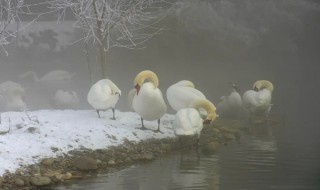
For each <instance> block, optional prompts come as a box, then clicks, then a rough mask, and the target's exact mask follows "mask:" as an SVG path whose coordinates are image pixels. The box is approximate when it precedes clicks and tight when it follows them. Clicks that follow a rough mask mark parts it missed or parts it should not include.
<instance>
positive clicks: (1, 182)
mask: <svg viewBox="0 0 320 190" xmlns="http://www.w3.org/2000/svg"><path fill="white" fill-rule="evenodd" d="M3 183H4V179H3V178H2V177H0V187H2V185H3Z"/></svg>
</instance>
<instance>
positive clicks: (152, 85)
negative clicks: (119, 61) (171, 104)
mask: <svg viewBox="0 0 320 190" xmlns="http://www.w3.org/2000/svg"><path fill="white" fill-rule="evenodd" d="M145 80H148V81H150V82H145ZM158 85H159V80H158V77H157V75H156V74H155V73H154V72H152V71H149V70H144V71H141V72H140V73H139V74H138V75H137V76H136V78H135V79H134V87H135V89H136V94H135V95H134V97H133V100H132V107H133V110H134V111H135V112H137V113H138V114H139V115H140V117H141V124H142V127H141V129H147V128H145V126H144V124H143V120H147V121H153V120H158V130H156V131H158V132H160V118H161V117H162V116H163V115H164V114H165V113H166V111H167V105H166V103H165V102H164V99H163V96H162V93H161V91H160V89H159V88H158Z"/></svg>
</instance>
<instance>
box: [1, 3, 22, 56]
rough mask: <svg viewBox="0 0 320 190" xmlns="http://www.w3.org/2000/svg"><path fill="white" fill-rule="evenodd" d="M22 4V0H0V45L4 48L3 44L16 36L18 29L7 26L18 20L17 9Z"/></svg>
mask: <svg viewBox="0 0 320 190" xmlns="http://www.w3.org/2000/svg"><path fill="white" fill-rule="evenodd" d="M22 6H23V0H0V46H1V48H2V50H3V51H4V52H5V53H6V54H7V51H6V50H5V49H4V45H7V44H9V41H10V39H11V38H13V37H16V35H17V33H18V31H16V30H10V29H9V26H10V25H11V24H13V23H16V22H19V21H20V19H19V16H18V15H19V10H21V8H22Z"/></svg>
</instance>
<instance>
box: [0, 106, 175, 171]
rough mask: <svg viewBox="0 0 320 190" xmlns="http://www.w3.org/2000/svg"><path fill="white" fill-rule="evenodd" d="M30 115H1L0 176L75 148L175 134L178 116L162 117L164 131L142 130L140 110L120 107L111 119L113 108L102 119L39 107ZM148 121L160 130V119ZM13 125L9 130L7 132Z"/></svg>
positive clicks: (86, 112)
mask: <svg viewBox="0 0 320 190" xmlns="http://www.w3.org/2000/svg"><path fill="white" fill-rule="evenodd" d="M27 114H28V115H27ZM27 114H26V113H24V112H4V113H2V114H1V121H2V122H1V124H0V133H1V135H0V163H1V164H0V175H3V174H4V172H5V171H6V170H9V171H10V172H14V171H15V170H16V169H18V168H20V167H23V166H26V165H29V164H34V163H37V162H39V161H40V160H41V159H43V158H47V157H57V156H63V155H64V154H68V151H70V150H74V149H81V148H88V149H102V148H108V147H110V146H115V145H120V144H122V143H123V142H124V139H128V140H130V141H135V142H138V141H141V140H146V139H149V138H166V137H174V132H173V130H172V121H173V118H174V116H173V115H169V114H166V115H164V116H163V117H162V118H161V126H160V130H161V131H162V132H163V133H156V132H153V131H152V130H140V129H138V128H140V127H141V121H140V117H139V116H138V115H137V114H136V113H133V112H120V111H119V110H116V120H111V119H110V118H111V117H112V111H111V110H108V111H106V112H101V118H98V115H97V113H96V111H95V110H37V111H31V112H28V113H27ZM28 116H29V117H30V118H31V120H30V119H29V117H28ZM144 124H145V126H146V127H147V128H149V129H157V121H144ZM9 126H10V131H9V133H5V131H8V129H9ZM56 150H57V151H56Z"/></svg>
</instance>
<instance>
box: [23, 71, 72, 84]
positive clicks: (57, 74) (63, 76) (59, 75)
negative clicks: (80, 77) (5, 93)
mask: <svg viewBox="0 0 320 190" xmlns="http://www.w3.org/2000/svg"><path fill="white" fill-rule="evenodd" d="M75 74H76V73H70V72H68V71H65V70H53V71H50V72H48V73H46V74H44V75H43V76H42V77H41V78H39V77H38V75H37V73H35V72H34V71H27V72H25V73H24V74H22V75H20V76H19V78H25V77H27V76H29V75H31V76H32V78H33V81H34V82H54V81H63V80H69V79H71V78H72V77H73V76H74V75H75Z"/></svg>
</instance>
